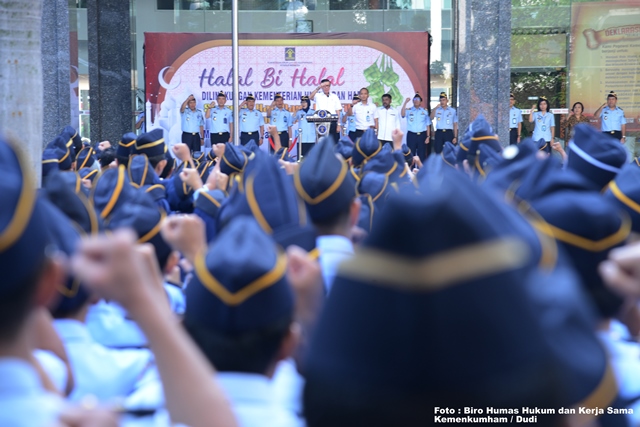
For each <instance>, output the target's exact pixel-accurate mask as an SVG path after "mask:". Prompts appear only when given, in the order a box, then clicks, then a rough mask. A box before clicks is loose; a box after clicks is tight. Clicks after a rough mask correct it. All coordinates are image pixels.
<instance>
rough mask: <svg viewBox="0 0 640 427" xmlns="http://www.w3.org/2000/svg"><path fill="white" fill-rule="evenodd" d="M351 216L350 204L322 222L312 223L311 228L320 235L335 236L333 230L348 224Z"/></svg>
mask: <svg viewBox="0 0 640 427" xmlns="http://www.w3.org/2000/svg"><path fill="white" fill-rule="evenodd" d="M349 215H351V203H349V204H348V205H347V206H345V207H344V208H343V209H342V210H340V212H338V213H337V214H335V215H333V216H332V217H330V218H327V219H324V220H322V221H313V226H314V227H315V229H316V230H317V231H318V233H319V234H321V235H329V234H335V232H334V230H335V229H336V228H337V227H341V226H343V225H344V224H346V223H348V222H349Z"/></svg>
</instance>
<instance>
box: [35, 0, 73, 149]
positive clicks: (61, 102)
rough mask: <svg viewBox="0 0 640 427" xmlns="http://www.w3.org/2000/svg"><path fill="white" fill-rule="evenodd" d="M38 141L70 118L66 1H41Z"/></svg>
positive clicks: (48, 137)
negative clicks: (40, 110) (41, 92)
mask: <svg viewBox="0 0 640 427" xmlns="http://www.w3.org/2000/svg"><path fill="white" fill-rule="evenodd" d="M41 31H42V32H41V41H42V82H43V96H42V107H43V108H42V112H43V121H42V142H43V144H46V143H47V142H49V141H51V140H53V139H54V138H55V137H56V136H57V135H58V134H59V133H60V131H61V130H62V128H63V127H65V126H67V125H68V124H69V123H70V120H71V107H70V106H69V103H70V102H71V101H70V99H69V66H70V62H69V1H68V0H47V1H44V2H43V3H42V30H41Z"/></svg>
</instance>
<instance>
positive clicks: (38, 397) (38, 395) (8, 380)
mask: <svg viewBox="0 0 640 427" xmlns="http://www.w3.org/2000/svg"><path fill="white" fill-rule="evenodd" d="M0 378H1V380H0V425H1V426H11V427H43V426H50V425H57V424H58V423H57V421H58V416H59V414H60V412H61V411H62V409H63V407H64V405H65V403H64V401H63V400H62V399H61V398H60V397H59V396H56V395H54V394H52V393H49V392H48V391H46V390H44V389H43V388H42V382H41V381H40V377H39V376H38V373H37V372H36V370H35V369H34V368H33V366H31V364H30V363H28V362H27V361H26V360H22V359H17V358H9V357H3V358H0Z"/></svg>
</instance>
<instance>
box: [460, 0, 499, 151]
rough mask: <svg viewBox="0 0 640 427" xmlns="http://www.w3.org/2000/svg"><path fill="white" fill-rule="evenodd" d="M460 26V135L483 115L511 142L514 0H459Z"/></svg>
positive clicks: (496, 130) (497, 131)
mask: <svg viewBox="0 0 640 427" xmlns="http://www.w3.org/2000/svg"><path fill="white" fill-rule="evenodd" d="M457 26H458V28H457V45H458V63H457V70H458V101H459V102H458V104H459V105H458V120H459V123H458V126H459V129H460V130H459V132H460V137H462V133H463V132H464V130H465V129H466V128H467V126H468V125H469V123H470V122H472V121H473V120H474V119H475V118H476V117H477V116H478V114H483V115H484V116H485V118H486V119H487V121H488V122H489V123H490V124H491V126H492V127H493V130H494V132H496V134H498V136H499V137H500V142H501V143H502V145H503V146H506V145H509V90H510V83H511V1H510V0H459V2H458V20H457Z"/></svg>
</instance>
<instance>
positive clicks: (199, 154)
mask: <svg viewBox="0 0 640 427" xmlns="http://www.w3.org/2000/svg"><path fill="white" fill-rule="evenodd" d="M191 158H192V159H193V160H194V161H195V162H196V165H200V163H202V161H203V160H204V159H205V154H204V151H194V152H193V155H192V156H191Z"/></svg>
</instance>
